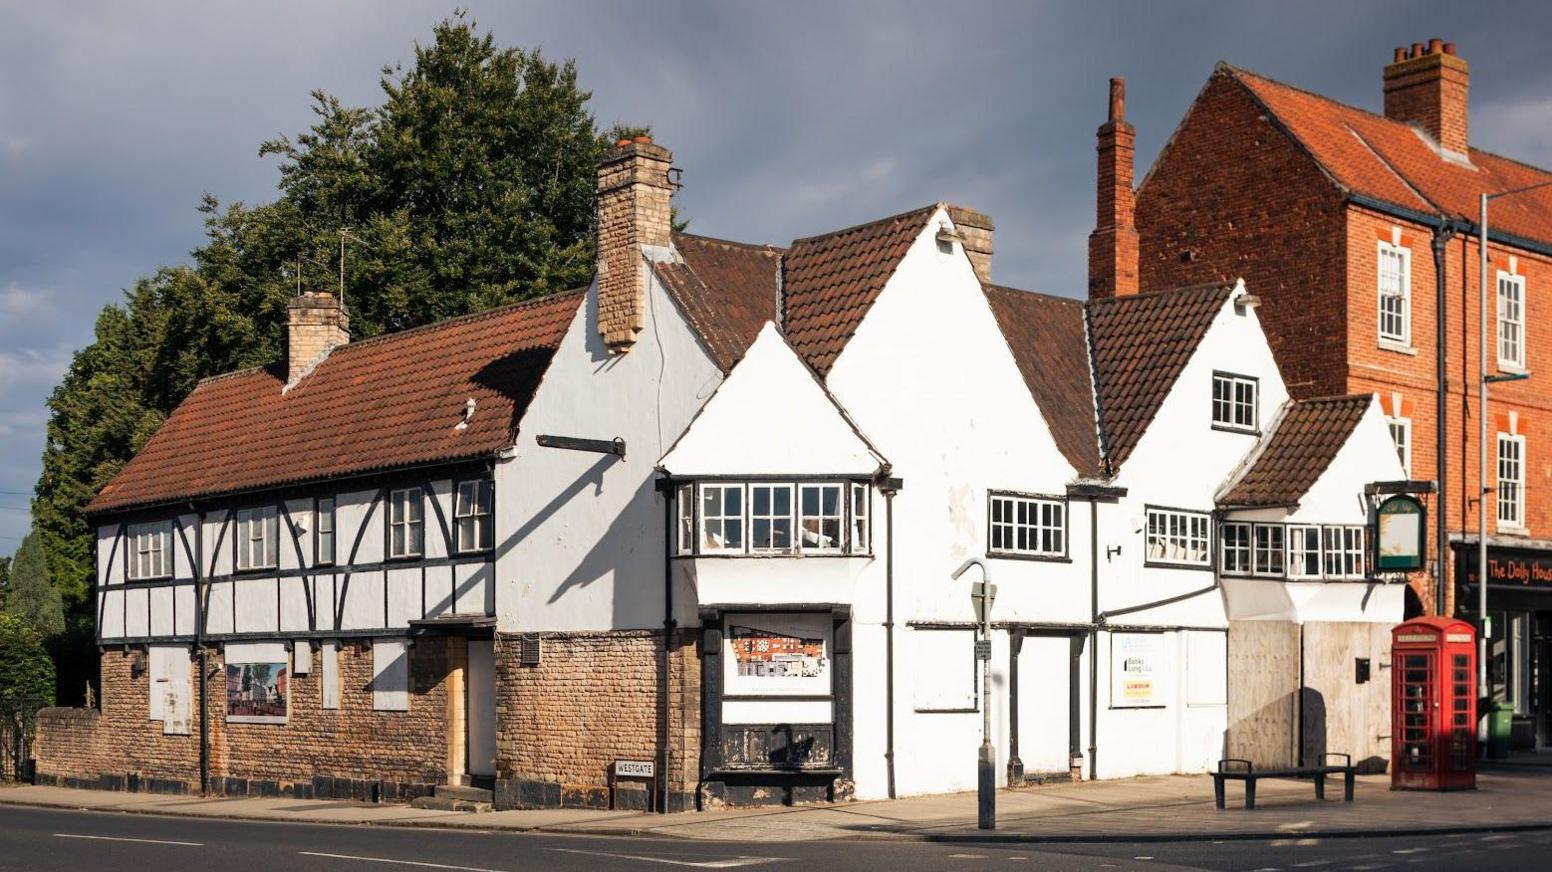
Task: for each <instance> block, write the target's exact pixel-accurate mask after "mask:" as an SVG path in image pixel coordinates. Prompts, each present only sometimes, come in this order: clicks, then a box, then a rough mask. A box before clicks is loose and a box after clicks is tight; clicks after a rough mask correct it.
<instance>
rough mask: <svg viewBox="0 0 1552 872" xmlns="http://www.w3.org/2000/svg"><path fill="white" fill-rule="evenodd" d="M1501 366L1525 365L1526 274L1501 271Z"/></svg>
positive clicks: (1499, 298) (1513, 367) (1509, 367)
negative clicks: (1517, 274)
mask: <svg viewBox="0 0 1552 872" xmlns="http://www.w3.org/2000/svg"><path fill="white" fill-rule="evenodd" d="M1498 367H1499V368H1500V369H1524V368H1525V277H1524V276H1516V275H1510V274H1509V273H1506V272H1500V273H1499V274H1498Z"/></svg>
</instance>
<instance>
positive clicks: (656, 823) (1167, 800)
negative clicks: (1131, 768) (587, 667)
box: [0, 767, 1552, 842]
mask: <svg viewBox="0 0 1552 872" xmlns="http://www.w3.org/2000/svg"><path fill="white" fill-rule="evenodd" d="M1341 795H1342V790H1341V786H1340V782H1337V783H1336V784H1334V785H1332V784H1329V783H1328V789H1327V791H1326V797H1327V798H1326V799H1325V800H1324V801H1317V800H1315V799H1314V788H1313V787H1312V786H1311V784H1310V783H1309V782H1307V781H1271V780H1269V781H1264V782H1261V784H1260V786H1259V789H1258V791H1257V808H1256V809H1255V810H1254V811H1250V810H1247V809H1245V808H1244V807H1243V805H1244V800H1243V792H1242V791H1241V789H1240V786H1239V785H1238V784H1231V785H1230V786H1229V791H1228V808H1226V809H1224V810H1222V811H1220V810H1218V809H1217V808H1216V807H1215V806H1214V802H1213V789H1212V779H1211V778H1209V777H1206V776H1179V775H1175V776H1149V777H1142V778H1129V779H1122V780H1116V781H1100V782H1089V783H1082V784H1063V785H1048V786H1044V787H1031V788H1025V789H1021V790H1004V791H999V792H998V795H997V817H998V828H997V829H996V830H995V831H982V830H978V829H976V827H975V818H976V797H975V794H973V793H959V794H949V795H938V796H922V797H910V798H905V799H897V800H889V801H864V802H850V803H842V804H838V805H817V806H800V807H796V808H764V809H719V810H713V811H705V812H686V813H682V814H671V815H658V814H648V813H644V812H633V811H599V810H587V809H543V810H532V811H501V812H492V813H488V814H467V813H461V812H447V811H436V810H424V809H415V808H410V807H409V806H407V805H397V804H388V805H373V804H370V803H358V802H341V801H329V800H299V799H281V798H264V799H261V798H211V799H200V798H198V797H189V796H162V795H157V794H143V793H118V792H112V791H96V790H73V789H69V788H60V787H35V786H23V787H11V788H0V805H4V804H8V803H9V804H21V805H39V806H53V807H62V808H72V809H90V810H99V811H118V812H133V813H141V814H164V815H186V816H194V817H220V818H236V819H247V820H266V821H289V822H296V823H331V824H354V825H376V826H429V827H449V828H459V829H477V830H508V831H541V832H551V833H571V834H588V835H629V836H660V837H667V838H682V839H698V840H710V841H739V842H791V841H813V840H843V839H866V840H875V839H901V840H926V841H967V842H975V841H980V842H986V841H1002V842H1080V841H1090V842H1092V841H1160V840H1208V839H1210V840H1218V839H1244V838H1272V839H1276V838H1307V837H1314V836H1322V837H1340V836H1358V835H1399V834H1409V833H1410V834H1423V833H1443V832H1464V831H1474V830H1513V829H1552V773H1549V772H1548V770H1545V769H1532V768H1530V767H1523V768H1518V769H1513V768H1504V769H1495V770H1493V771H1490V772H1487V773H1483V774H1482V775H1480V776H1479V778H1478V789H1477V790H1475V791H1465V792H1456V793H1426V792H1417V791H1392V790H1390V781H1389V779H1388V777H1386V776H1363V777H1360V778H1359V779H1358V785H1357V790H1356V794H1355V796H1356V799H1355V801H1354V802H1352V803H1347V802H1343V801H1342V799H1341Z"/></svg>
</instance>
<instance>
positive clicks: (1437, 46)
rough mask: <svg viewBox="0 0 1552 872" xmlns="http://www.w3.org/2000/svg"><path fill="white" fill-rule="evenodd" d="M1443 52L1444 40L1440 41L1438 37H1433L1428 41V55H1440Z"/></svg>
mask: <svg viewBox="0 0 1552 872" xmlns="http://www.w3.org/2000/svg"><path fill="white" fill-rule="evenodd" d="M1443 52H1444V40H1442V39H1440V38H1438V37H1434V38H1433V39H1430V40H1428V53H1429V54H1442V53H1443Z"/></svg>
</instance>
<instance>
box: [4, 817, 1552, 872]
mask: <svg viewBox="0 0 1552 872" xmlns="http://www.w3.org/2000/svg"><path fill="white" fill-rule="evenodd" d="M1549 847H1552V832H1529V833H1500V834H1471V835H1463V836H1438V837H1425V838H1404V839H1329V840H1318V839H1285V840H1279V841H1276V842H1250V841H1245V842H1240V841H1228V842H1180V843H1163V844H1161V843H1148V844H1073V845H1050V846H1043V845H995V844H935V843H921V842H806V843H798V844H765V843H727V842H690V841H681V840H667V839H626V838H612V837H611V838H602V837H601V838H590V837H577V836H558V835H539V834H511V833H482V832H463V831H448V830H431V829H408V828H393V827H345V826H311V825H301V824H279V823H259V822H247V821H223V820H209V819H193V818H172V817H154V816H150V815H128V814H116V813H99V812H77V811H62V810H53V809H31V808H21V807H15V806H10V807H0V870H26V872H49V870H67V872H88V870H119V869H123V870H148V869H149V870H155V872H209V870H212V869H219V870H222V872H249V870H253V872H277V870H284V872H373V870H382V872H414V870H417V869H421V870H443V872H572V870H596V869H611V870H614V869H618V870H646V869H655V870H668V869H674V868H680V869H755V870H763V869H769V870H773V872H775V870H788V869H794V870H795V869H803V870H829V869H868V870H887V872H916V870H943V869H946V870H960V869H963V870H985V869H1002V870H1016V869H1031V870H1035V869H1038V870H1070V869H1125V870H1136V869H1159V870H1164V869H1212V870H1219V869H1222V870H1261V872H1273V870H1279V872H1300V870H1309V869H1313V870H1323V869H1330V870H1339V869H1340V870H1356V872H1370V870H1381V869H1386V870H1397V872H1400V870H1421V869H1451V870H1455V872H1459V870H1468V869H1469V870H1473V872H1474V870H1493V869H1513V870H1515V872H1528V870H1532V869H1538V868H1546V855H1547V853H1548V849H1549Z"/></svg>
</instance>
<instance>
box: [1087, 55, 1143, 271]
mask: <svg viewBox="0 0 1552 872" xmlns="http://www.w3.org/2000/svg"><path fill="white" fill-rule="evenodd" d="M1096 137H1097V139H1098V151H1099V175H1098V185H1099V190H1098V195H1099V196H1098V204H1097V209H1096V210H1095V221H1094V232H1093V233H1090V234H1089V297H1091V298H1099V297H1120V296H1125V295H1127V294H1135V293H1137V290H1138V279H1137V257H1138V245H1137V220H1136V214H1135V213H1136V208H1137V195H1136V192H1134V191H1133V190H1132V161H1133V154H1134V152H1135V151H1136V139H1137V131H1136V130H1135V129H1133V127H1132V125H1130V124H1127V123H1126V80H1125V79H1122V78H1119V77H1118V78H1113V79H1111V80H1110V117H1109V120H1107V121H1106V122H1105V123H1104V124H1101V125H1100V126H1099V132H1098V133H1097V134H1096Z"/></svg>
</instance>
